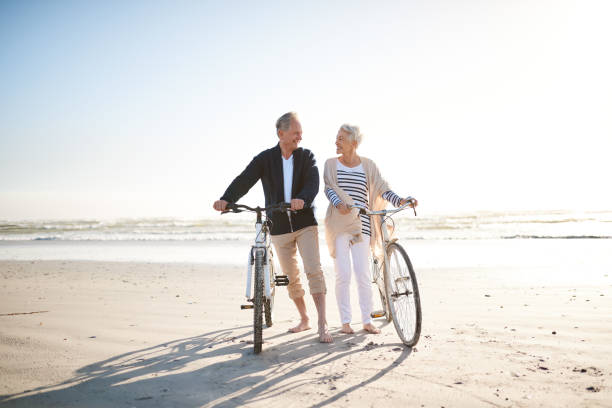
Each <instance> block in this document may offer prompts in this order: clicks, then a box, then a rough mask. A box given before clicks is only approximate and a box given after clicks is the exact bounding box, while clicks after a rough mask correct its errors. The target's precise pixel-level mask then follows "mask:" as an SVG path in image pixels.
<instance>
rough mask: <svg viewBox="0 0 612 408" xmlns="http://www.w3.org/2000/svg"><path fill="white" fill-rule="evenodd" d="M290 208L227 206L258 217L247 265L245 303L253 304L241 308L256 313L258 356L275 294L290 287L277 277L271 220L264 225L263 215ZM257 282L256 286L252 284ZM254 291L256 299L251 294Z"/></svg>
mask: <svg viewBox="0 0 612 408" xmlns="http://www.w3.org/2000/svg"><path fill="white" fill-rule="evenodd" d="M290 208H291V205H289V204H287V203H280V204H274V205H270V206H268V207H259V206H258V207H255V208H252V207H249V206H247V205H243V204H234V203H228V204H227V207H226V210H225V211H223V212H222V213H221V214H226V213H228V212H233V213H239V212H242V211H250V212H254V213H256V214H257V220H256V221H255V243H254V245H253V246H252V247H251V250H250V252H249V258H248V263H247V283H246V299H247V301H248V302H251V303H252V304H245V305H240V309H242V310H245V309H253V350H254V352H255V354H258V353H260V352H261V348H262V344H263V333H262V332H263V327H262V326H263V320H264V316H265V322H266V327H271V326H272V323H273V322H272V310H273V308H274V294H275V292H276V286H287V285H289V278H288V277H287V276H286V275H276V273H275V271H274V262H273V258H274V254H273V252H272V248H270V240H269V224H270V222H271V221H270V220H268V219H266V220H265V221H262V214H263V213H264V212H267V211H287V210H289V209H290ZM253 266H255V279H253ZM253 280H254V282H253ZM252 289H253V296H251V290H252Z"/></svg>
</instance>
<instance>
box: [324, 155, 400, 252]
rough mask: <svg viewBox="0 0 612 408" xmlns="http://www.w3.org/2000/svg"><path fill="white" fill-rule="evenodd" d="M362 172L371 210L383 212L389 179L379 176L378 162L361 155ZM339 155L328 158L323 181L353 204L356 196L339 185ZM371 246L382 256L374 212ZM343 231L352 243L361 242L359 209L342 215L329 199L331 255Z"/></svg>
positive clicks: (327, 234)
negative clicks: (337, 237) (366, 185)
mask: <svg viewBox="0 0 612 408" xmlns="http://www.w3.org/2000/svg"><path fill="white" fill-rule="evenodd" d="M360 159H361V164H362V165H363V171H364V172H365V175H366V180H367V182H368V191H369V197H368V203H369V205H370V210H372V211H380V210H383V209H385V207H386V205H387V202H386V201H385V200H384V199H383V198H382V195H383V193H385V192H386V191H388V190H390V188H389V185H388V184H387V182H386V181H385V180H384V179H383V178H382V176H381V175H380V171H379V170H378V167H377V166H376V164H375V163H374V162H373V161H372V160H370V159H368V158H366V157H363V156H360ZM337 161H338V159H337V158H336V157H332V158H331V159H327V161H326V162H325V170H324V172H323V181H324V182H325V188H326V189H327V188H331V189H332V190H334V192H335V193H336V194H337V195H338V197H340V199H341V200H342V201H343V202H344V203H345V204H347V205H353V204H354V202H353V199H352V198H351V197H350V196H349V195H348V194H347V193H345V192H344V191H343V190H342V189H341V188H340V187H338V172H337ZM370 219H371V225H372V228H371V231H372V235H371V236H370V248H371V250H372V253H373V254H374V255H375V256H377V257H378V256H380V255H382V247H381V245H380V238H379V236H380V234H381V230H380V216H378V215H375V216H372V217H371V218H370ZM341 233H349V234H350V235H352V239H351V243H355V242H359V241H361V219H360V218H359V210H358V209H357V208H353V209H352V210H351V212H350V213H349V214H346V215H342V214H341V213H340V211H338V209H337V208H336V207H334V205H333V204H332V203H331V202H330V203H329V207H327V214H326V215H325V239H326V240H327V247H328V248H329V253H330V255H331V257H332V258H335V257H336V236H337V235H338V234H341Z"/></svg>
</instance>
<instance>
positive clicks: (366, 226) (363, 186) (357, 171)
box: [325, 160, 402, 236]
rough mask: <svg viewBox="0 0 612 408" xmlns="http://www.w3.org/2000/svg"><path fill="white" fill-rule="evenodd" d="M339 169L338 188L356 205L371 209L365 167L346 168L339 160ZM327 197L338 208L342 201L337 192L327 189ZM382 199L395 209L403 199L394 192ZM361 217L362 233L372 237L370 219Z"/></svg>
mask: <svg viewBox="0 0 612 408" xmlns="http://www.w3.org/2000/svg"><path fill="white" fill-rule="evenodd" d="M336 163H337V167H336V171H337V178H338V187H340V188H341V189H342V190H343V191H344V192H345V193H347V194H348V195H349V196H350V197H351V198H352V199H353V201H354V202H355V205H358V206H360V207H364V208H367V209H369V208H370V205H369V203H368V197H369V191H368V180H367V178H366V175H365V172H364V170H363V165H362V164H359V166H356V167H346V166H344V165H343V164H342V163H340V161H339V160H336ZM325 195H326V196H327V198H328V199H329V201H330V202H331V203H332V204H333V205H334V206H335V207H337V206H338V205H339V204H340V203H342V200H341V199H340V197H338V195H337V194H336V192H335V191H334V190H333V189H331V188H326V189H325ZM382 197H383V198H384V199H385V200H387V201H389V202H390V203H391V204H393V205H394V206H395V207H399V206H400V202H401V200H402V199H401V197H399V196H398V195H397V194H395V193H394V192H393V191H391V190H389V191H386V192H385V193H384V194H383V195H382ZM359 217H361V232H362V234H364V235H368V236H369V235H371V229H370V217H369V216H367V215H362V214H360V215H359Z"/></svg>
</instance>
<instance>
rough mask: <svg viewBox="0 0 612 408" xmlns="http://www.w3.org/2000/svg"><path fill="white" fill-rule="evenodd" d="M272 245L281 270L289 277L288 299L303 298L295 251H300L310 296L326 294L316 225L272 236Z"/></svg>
mask: <svg viewBox="0 0 612 408" xmlns="http://www.w3.org/2000/svg"><path fill="white" fill-rule="evenodd" d="M271 239H272V243H273V244H274V248H275V249H276V258H277V259H278V263H279V264H280V266H281V270H282V271H283V273H284V274H285V275H287V276H288V277H289V286H287V290H288V291H289V297H290V298H291V299H296V298H300V297H303V296H304V289H302V284H301V283H300V270H299V269H298V261H297V250H299V251H300V256H301V257H302V262H303V263H304V272H306V277H307V278H308V287H309V289H310V294H311V295H316V294H317V293H326V292H327V290H326V287H325V277H324V276H323V269H321V257H320V255H319V230H318V228H317V226H316V225H313V226H310V227H306V228H302V229H301V230H299V231H294V232H290V233H287V234H281V235H272V236H271Z"/></svg>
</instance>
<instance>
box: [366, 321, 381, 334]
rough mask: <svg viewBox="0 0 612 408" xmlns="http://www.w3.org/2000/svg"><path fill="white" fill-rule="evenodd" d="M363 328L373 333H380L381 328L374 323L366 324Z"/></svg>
mask: <svg viewBox="0 0 612 408" xmlns="http://www.w3.org/2000/svg"><path fill="white" fill-rule="evenodd" d="M363 330H365V331H367V332H368V333H372V334H378V333H380V329H379V328H378V327H376V326H374V325H373V324H372V323H368V324H364V325H363Z"/></svg>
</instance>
